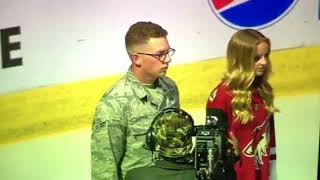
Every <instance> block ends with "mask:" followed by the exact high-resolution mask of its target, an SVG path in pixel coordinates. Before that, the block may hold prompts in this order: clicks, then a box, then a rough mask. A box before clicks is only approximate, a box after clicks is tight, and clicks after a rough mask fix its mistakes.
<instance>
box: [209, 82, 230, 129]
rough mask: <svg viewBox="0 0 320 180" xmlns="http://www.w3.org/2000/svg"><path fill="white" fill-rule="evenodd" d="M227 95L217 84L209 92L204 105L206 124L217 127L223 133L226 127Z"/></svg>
mask: <svg viewBox="0 0 320 180" xmlns="http://www.w3.org/2000/svg"><path fill="white" fill-rule="evenodd" d="M227 96H228V94H227V91H226V90H225V89H224V88H222V87H221V86H218V87H217V88H215V89H214V90H213V91H212V92H211V93H210V96H209V98H208V101H207V107H206V125H212V126H215V127H218V128H219V129H220V130H221V131H222V132H224V133H226V131H227V127H228V125H227V123H228V117H227V115H228V98H227Z"/></svg>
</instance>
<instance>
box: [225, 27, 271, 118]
mask: <svg viewBox="0 0 320 180" xmlns="http://www.w3.org/2000/svg"><path fill="white" fill-rule="evenodd" d="M261 42H265V43H267V44H268V45H269V52H270V47H271V43H270V40H269V39H268V38H267V37H265V36H264V35H263V34H262V33H260V32H258V31H256V30H253V29H244V30H239V31H237V32H236V33H235V34H234V35H233V36H232V38H231V39H230V41H229V43H228V48H227V71H226V73H225V75H224V78H223V81H224V83H225V85H227V86H229V87H230V89H231V90H232V92H233V95H234V96H233V99H232V102H231V103H232V112H233V114H234V115H235V117H236V120H237V121H239V122H241V123H242V124H246V123H248V122H251V121H252V120H253V117H252V113H251V99H252V97H251V90H252V88H253V84H255V85H254V88H256V89H257V90H258V92H259V94H260V96H261V97H262V99H263V101H264V104H265V107H266V109H267V111H268V112H269V113H274V112H276V111H277V109H276V108H275V107H274V105H273V98H274V96H273V92H272V87H271V85H270V84H269V82H268V77H269V74H270V72H271V63H270V61H268V62H267V65H266V71H265V72H264V74H263V75H262V76H261V77H256V76H255V72H254V64H255V61H254V58H255V56H256V53H257V52H256V51H257V45H258V44H259V43H261ZM254 81H255V82H254Z"/></svg>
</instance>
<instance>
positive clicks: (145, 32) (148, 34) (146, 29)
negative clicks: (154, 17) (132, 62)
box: [125, 21, 168, 54]
mask: <svg viewBox="0 0 320 180" xmlns="http://www.w3.org/2000/svg"><path fill="white" fill-rule="evenodd" d="M167 34H168V32H167V31H166V30H165V29H163V28H162V27H161V26H160V25H158V24H155V23H152V22H150V21H149V22H137V23H135V24H133V25H131V26H130V28H129V30H128V32H127V34H126V37H125V43H126V49H127V52H128V54H130V53H132V51H133V48H134V47H136V46H138V45H143V44H146V43H147V42H148V40H149V39H150V38H160V37H166V36H167Z"/></svg>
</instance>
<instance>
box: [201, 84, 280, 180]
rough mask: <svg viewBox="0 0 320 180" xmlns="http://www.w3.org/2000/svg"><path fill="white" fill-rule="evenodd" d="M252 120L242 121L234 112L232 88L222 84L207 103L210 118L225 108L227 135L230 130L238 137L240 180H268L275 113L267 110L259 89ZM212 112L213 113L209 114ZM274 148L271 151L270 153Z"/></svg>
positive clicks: (238, 179)
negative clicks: (238, 119) (271, 113)
mask: <svg viewBox="0 0 320 180" xmlns="http://www.w3.org/2000/svg"><path fill="white" fill-rule="evenodd" d="M251 96H252V102H251V108H252V115H253V118H254V119H253V121H251V122H248V123H246V124H241V123H240V122H238V121H236V120H235V116H234V115H233V113H232V105H231V100H232V99H233V94H232V91H231V90H230V89H229V88H228V87H227V86H225V85H223V84H220V85H219V86H218V87H217V88H216V89H215V90H214V91H213V92H212V93H211V95H210V97H209V99H208V102H207V117H208V116H215V113H214V112H215V110H219V111H220V112H221V111H222V112H223V114H224V116H223V117H224V118H222V119H221V120H220V119H219V118H217V117H215V119H216V120H217V119H218V121H227V129H226V132H227V135H228V137H229V138H230V133H233V135H234V136H235V137H236V139H237V140H238V148H239V152H240V160H239V161H238V162H237V163H236V164H235V165H234V170H235V172H236V177H237V180H268V179H269V176H270V172H269V171H270V170H269V161H270V160H273V159H275V154H274V153H275V150H274V147H275V136H274V125H273V116H272V115H270V113H268V112H267V110H266V108H265V106H264V102H263V100H262V98H261V96H260V95H259V93H258V92H257V91H254V92H252V94H251ZM208 112H211V114H208ZM271 151H272V153H271Z"/></svg>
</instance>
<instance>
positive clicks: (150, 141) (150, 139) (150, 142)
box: [145, 108, 194, 151]
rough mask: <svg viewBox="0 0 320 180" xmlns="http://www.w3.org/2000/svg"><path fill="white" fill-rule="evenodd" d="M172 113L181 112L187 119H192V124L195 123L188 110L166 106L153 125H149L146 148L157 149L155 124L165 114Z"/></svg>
mask: <svg viewBox="0 0 320 180" xmlns="http://www.w3.org/2000/svg"><path fill="white" fill-rule="evenodd" d="M171 113H174V114H180V115H182V116H184V117H186V118H185V119H186V120H188V121H190V122H191V123H192V126H193V125H194V122H193V118H192V116H191V115H190V114H189V113H187V112H186V111H184V110H182V109H179V108H166V109H163V110H162V111H160V113H159V114H157V115H156V117H155V118H154V119H153V121H152V122H151V125H150V127H149V129H148V131H147V134H146V147H145V148H146V149H148V150H150V151H155V149H156V143H157V140H156V137H155V124H156V122H157V121H158V120H160V119H161V118H162V117H164V116H166V115H168V114H171Z"/></svg>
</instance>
